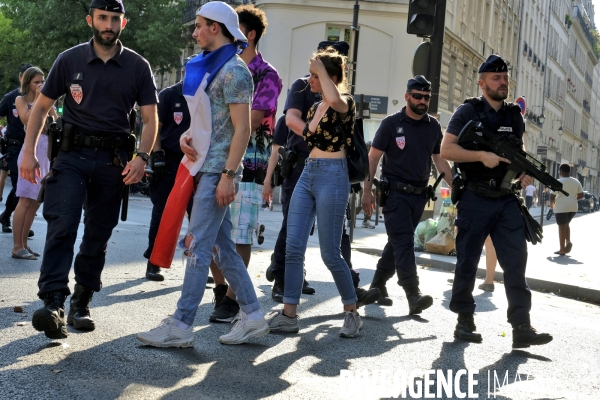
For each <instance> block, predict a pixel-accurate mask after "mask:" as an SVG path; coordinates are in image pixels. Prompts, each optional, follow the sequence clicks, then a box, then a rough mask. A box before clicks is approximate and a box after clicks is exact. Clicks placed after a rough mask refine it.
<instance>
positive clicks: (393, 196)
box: [362, 75, 451, 315]
mask: <svg viewBox="0 0 600 400" xmlns="http://www.w3.org/2000/svg"><path fill="white" fill-rule="evenodd" d="M430 98H431V82H429V81H428V80H427V79H425V77H424V76H422V75H418V76H415V77H414V78H411V79H409V80H408V83H407V85H406V93H405V94H404V100H405V101H406V106H405V107H403V108H402V110H401V111H400V112H398V113H396V114H392V115H390V116H388V117H386V118H384V119H383V121H381V125H380V126H379V129H378V130H377V132H376V133H375V138H374V139H373V143H372V145H371V151H370V152H369V167H370V175H371V176H375V172H376V171H377V165H378V164H379V159H380V158H381V156H382V155H383V156H384V157H383V163H382V169H381V179H382V182H385V184H384V188H382V189H383V190H384V191H385V192H386V193H387V200H386V201H385V204H383V217H384V221H385V230H386V232H387V235H388V243H387V244H386V246H385V248H384V251H383V258H382V260H388V261H387V262H380V263H378V265H377V271H376V272H375V276H374V277H373V283H372V285H371V287H376V288H378V289H379V290H380V291H381V292H382V293H383V294H384V295H385V297H387V290H386V288H385V282H387V280H388V279H389V278H391V277H392V276H393V275H394V266H395V270H396V272H397V273H398V284H399V285H400V286H402V288H403V289H404V291H405V292H406V298H407V300H408V306H409V314H411V315H413V314H420V313H421V312H422V311H423V310H425V309H426V308H429V307H430V306H431V305H432V304H433V299H432V297H431V296H424V295H422V294H421V291H420V290H419V276H418V275H417V264H416V261H415V253H414V238H413V235H414V231H415V228H416V226H417V224H418V223H419V220H420V219H421V216H422V215H423V210H424V209H425V204H426V203H427V202H428V201H429V198H428V189H427V184H428V181H429V175H430V174H431V161H432V160H433V163H434V164H435V167H436V168H437V170H438V171H439V172H443V173H444V174H445V179H446V181H447V182H451V180H450V178H449V177H450V164H449V163H448V162H447V161H446V160H443V159H442V157H441V156H440V154H439V153H440V144H441V142H442V128H441V126H440V123H439V122H438V121H437V120H436V119H435V118H433V117H432V116H430V115H429V114H427V110H428V109H429V100H430ZM386 186H387V189H386V188H385V187H386ZM371 189H372V186H371V181H370V180H366V181H365V182H364V193H363V197H362V207H363V210H365V212H366V213H367V214H368V215H370V214H371V212H372V210H373V207H374V205H375V199H374V196H373V193H372V191H371ZM392 254H393V261H394V262H393V263H392V262H389V261H391V256H392Z"/></svg>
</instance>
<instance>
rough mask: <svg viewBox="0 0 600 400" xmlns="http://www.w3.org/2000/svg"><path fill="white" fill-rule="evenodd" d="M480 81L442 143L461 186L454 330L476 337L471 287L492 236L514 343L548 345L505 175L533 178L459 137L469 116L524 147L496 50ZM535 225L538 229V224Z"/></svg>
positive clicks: (517, 209)
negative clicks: (477, 93) (538, 324)
mask: <svg viewBox="0 0 600 400" xmlns="http://www.w3.org/2000/svg"><path fill="white" fill-rule="evenodd" d="M478 84H479V87H480V88H481V91H482V93H483V94H482V96H481V97H477V98H473V99H467V100H466V101H465V103H464V104H462V105H461V106H459V107H458V108H457V109H456V111H455V112H454V114H453V115H452V118H451V120H450V123H449V124H448V129H447V130H446V134H445V135H444V140H443V142H442V148H441V154H442V157H444V158H445V159H447V160H450V161H454V162H455V167H457V168H458V169H457V171H458V170H460V175H458V174H457V176H456V178H460V180H461V184H460V185H454V186H453V192H455V193H453V199H454V200H455V201H456V200H458V199H459V198H460V201H458V205H457V211H458V217H457V219H456V227H457V228H458V232H457V236H456V253H457V262H456V270H455V273H454V282H453V286H452V299H451V301H450V310H452V311H454V312H455V313H458V324H457V325H456V329H455V331H454V336H455V337H457V338H460V339H464V340H467V341H471V342H481V341H482V337H481V334H479V333H477V332H476V327H475V323H474V318H473V314H474V312H475V300H474V299H473V288H474V286H475V275H476V272H477V265H478V264H479V260H480V258H481V250H482V248H483V244H484V242H485V239H486V238H487V236H488V235H491V238H492V241H493V243H494V247H495V248H496V253H497V255H498V261H499V263H500V266H501V267H502V269H503V271H504V286H505V289H506V296H507V298H508V312H507V315H508V322H509V323H510V324H511V325H512V327H513V348H524V347H529V346H530V345H542V344H546V343H548V342H550V341H551V340H552V336H550V335H549V334H547V333H537V332H536V330H535V329H534V328H533V327H532V326H531V323H530V317H529V312H530V310H531V292H530V289H529V286H528V285H527V281H526V279H525V268H526V265H527V243H526V221H527V215H528V213H527V210H526V208H525V212H526V213H527V215H523V214H522V212H523V207H522V204H520V202H519V200H518V199H517V197H516V196H515V195H514V194H513V192H514V187H512V188H511V187H508V184H507V178H506V177H507V176H508V177H510V178H513V179H511V180H512V181H513V183H514V182H516V183H518V186H519V187H523V188H524V187H526V186H527V185H529V184H531V183H532V182H533V178H532V177H531V176H530V175H526V174H525V173H524V172H518V171H515V169H514V168H513V169H512V170H509V166H510V164H511V160H509V158H507V157H504V156H501V155H498V154H496V153H494V152H493V150H492V149H491V148H490V147H488V146H485V145H483V144H481V143H474V142H470V143H469V142H464V143H459V134H460V133H461V131H462V130H463V128H464V127H465V126H466V125H467V124H469V123H472V122H471V121H475V122H479V123H481V125H482V127H481V128H483V130H485V132H486V133H487V134H489V135H493V136H497V137H504V138H508V137H509V136H511V138H510V140H511V141H512V142H514V143H519V144H520V146H521V147H522V142H521V139H522V137H523V132H524V130H525V124H524V121H523V117H522V116H521V113H520V108H519V106H518V105H516V104H514V103H507V102H506V101H505V100H506V98H507V97H508V87H509V76H508V66H507V64H506V62H505V61H504V60H503V59H502V58H501V57H499V56H497V55H491V56H489V57H488V58H487V60H486V61H485V62H483V64H481V66H480V67H479V81H478ZM500 153H502V152H500ZM502 154H503V155H505V156H506V154H504V153H502ZM523 171H525V170H523ZM461 191H462V193H458V192H461ZM534 231H535V232H534V233H537V234H541V230H538V229H537V228H536V227H534Z"/></svg>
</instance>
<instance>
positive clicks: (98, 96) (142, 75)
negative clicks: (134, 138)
mask: <svg viewBox="0 0 600 400" xmlns="http://www.w3.org/2000/svg"><path fill="white" fill-rule="evenodd" d="M118 46H119V49H118V51H117V54H116V55H115V56H114V57H113V58H111V59H110V60H108V61H107V62H106V64H105V63H104V62H103V61H102V59H100V58H99V57H98V56H97V55H96V53H95V52H94V48H93V39H92V40H90V41H89V42H88V43H83V44H80V45H77V46H75V47H72V48H70V49H69V50H66V51H64V52H63V53H61V54H59V56H58V58H57V59H56V61H54V65H52V69H51V70H50V73H49V74H48V78H47V79H46V83H45V84H44V87H43V88H42V94H44V96H46V97H49V98H51V99H54V100H56V99H58V98H59V97H60V96H62V95H63V94H65V93H66V94H67V95H66V96H65V101H64V112H63V119H64V121H65V122H67V123H70V124H73V125H75V126H77V127H79V128H80V129H81V130H83V131H85V132H89V133H94V134H95V135H98V136H101V135H109V134H118V133H123V134H126V133H129V131H130V126H129V114H130V113H131V110H132V109H133V106H134V105H135V104H136V103H137V104H138V105H139V106H146V105H150V104H156V103H157V102H158V98H157V95H156V85H155V83H154V76H153V75H152V70H151V69H150V64H148V61H146V60H145V59H144V58H143V57H142V56H140V55H139V54H137V53H136V52H134V51H133V50H130V49H128V48H127V47H124V46H123V45H122V44H121V42H120V41H119V42H118Z"/></svg>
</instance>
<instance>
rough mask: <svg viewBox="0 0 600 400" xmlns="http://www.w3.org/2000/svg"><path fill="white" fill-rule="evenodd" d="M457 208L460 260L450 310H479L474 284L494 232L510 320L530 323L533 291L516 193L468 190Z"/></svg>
mask: <svg viewBox="0 0 600 400" xmlns="http://www.w3.org/2000/svg"><path fill="white" fill-rule="evenodd" d="M457 210H458V217H457V219H456V227H457V228H458V232H457V236H456V254H457V262H456V271H455V272H454V283H453V285H452V299H451V301H450V310H452V311H454V312H456V313H474V312H475V300H474V299H473V288H474V287H475V276H476V273H477V266H478V265H479V261H480V260H481V250H482V249H483V244H484V242H485V239H486V238H487V236H488V235H491V237H492V242H493V243H494V247H495V248H496V254H497V256H498V262H499V263H500V267H502V270H503V271H504V288H505V290H506V297H507V299H508V312H507V316H508V322H509V323H510V324H511V325H513V326H519V325H521V324H529V322H530V321H529V311H530V310H531V292H530V290H529V286H528V285H527V281H526V280H525V267H526V265H527V242H526V240H525V224H524V223H523V219H522V217H521V213H520V211H519V206H518V203H517V200H516V199H515V198H514V197H513V196H504V197H502V198H499V199H493V198H489V197H483V196H480V195H478V194H476V193H475V192H472V191H470V190H466V191H465V193H464V194H463V196H462V198H461V200H460V201H459V202H458V204H457Z"/></svg>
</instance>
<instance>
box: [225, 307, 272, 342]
mask: <svg viewBox="0 0 600 400" xmlns="http://www.w3.org/2000/svg"><path fill="white" fill-rule="evenodd" d="M233 322H234V325H233V328H231V332H229V333H228V334H226V335H223V336H221V337H219V342H221V343H222V344H242V343H246V342H247V341H248V340H250V339H252V338H255V337H259V336H263V335H266V334H267V333H269V325H267V321H265V317H261V319H260V320H258V321H250V320H248V316H247V315H246V313H245V312H243V311H240V312H239V313H238V315H237V316H236V317H235V319H234V320H233Z"/></svg>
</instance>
